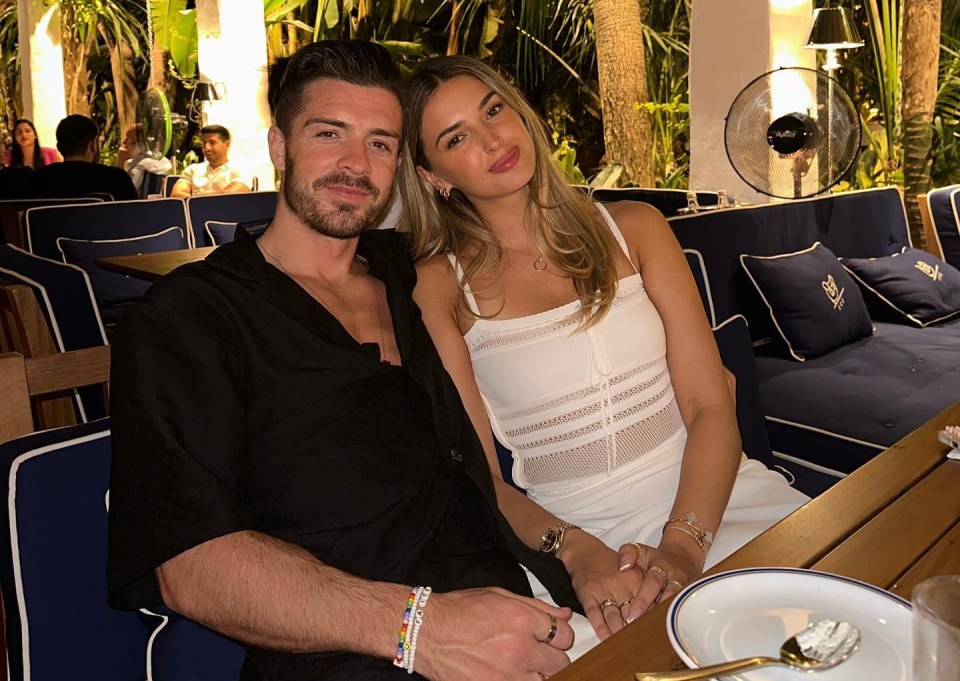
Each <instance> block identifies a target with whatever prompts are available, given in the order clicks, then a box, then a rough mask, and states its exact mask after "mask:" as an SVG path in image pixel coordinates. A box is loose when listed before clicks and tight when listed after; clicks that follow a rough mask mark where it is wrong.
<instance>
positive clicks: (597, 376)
mask: <svg viewBox="0 0 960 681" xmlns="http://www.w3.org/2000/svg"><path fill="white" fill-rule="evenodd" d="M597 207H598V210H600V212H601V214H602V215H603V216H604V218H605V219H606V221H607V223H608V224H609V226H610V229H611V230H612V231H613V234H614V235H615V236H616V238H617V241H618V242H619V243H620V245H621V247H622V248H623V249H624V252H627V248H626V243H625V242H624V239H623V236H622V234H621V233H620V230H619V229H618V228H617V226H616V223H615V222H614V221H613V219H612V218H611V217H610V214H609V213H608V212H607V211H606V209H604V208H603V207H602V206H600V205H598V206H597ZM628 259H629V257H628ZM451 261H452V262H453V265H454V268H455V270H456V272H457V276H458V277H459V278H460V279H461V280H462V278H463V272H462V269H461V268H460V266H459V263H457V261H456V259H455V258H453V257H451ZM465 289H466V294H467V302H468V304H469V305H470V306H471V307H472V308H473V310H474V312H476V311H477V310H476V301H475V299H474V297H473V295H472V293H471V292H470V290H469V287H466V286H465ZM579 307H580V303H579V301H574V302H571V303H568V304H567V305H563V306H561V307H558V308H555V309H552V310H547V311H545V312H540V313H537V314H534V315H529V316H526V317H520V318H516V319H503V320H494V319H478V320H477V321H476V322H475V324H474V325H473V327H472V328H471V329H470V330H469V331H468V332H467V334H466V335H465V337H464V338H465V340H466V343H467V346H468V348H469V350H470V357H471V359H472V361H473V370H474V373H475V374H476V379H477V385H478V386H479V388H480V393H481V395H482V396H483V399H484V402H485V404H486V408H487V413H488V415H489V417H490V423H491V425H492V427H493V429H494V433H495V434H496V436H497V438H498V439H499V440H500V441H501V442H502V443H503V444H504V445H505V446H507V447H508V448H509V449H510V450H511V451H512V452H513V458H514V463H513V478H514V480H515V481H516V483H517V484H518V485H520V486H521V487H523V488H524V489H525V490H526V491H527V494H528V495H529V496H530V497H531V498H533V499H534V500H536V501H537V502H538V503H539V504H541V505H542V506H543V507H544V508H546V509H548V510H549V511H550V512H551V513H553V514H554V515H556V516H557V517H559V518H561V519H563V520H566V521H568V522H571V523H574V524H575V525H579V526H580V527H582V528H583V529H584V530H587V531H588V532H590V533H591V534H593V535H595V536H597V537H599V538H600V539H601V540H603V541H604V543H606V544H607V545H608V546H609V547H610V548H612V549H614V550H617V549H619V548H620V546H621V545H623V544H624V543H627V542H631V541H639V542H642V543H644V544H649V545H652V546H656V545H657V544H658V543H659V541H660V534H661V529H662V527H663V523H664V521H665V520H666V518H667V516H668V515H669V513H670V510H671V508H672V505H673V501H674V497H675V496H676V491H677V486H678V483H679V476H680V462H681V459H682V455H683V448H684V444H685V443H686V438H687V432H686V428H685V427H684V424H683V420H682V419H681V416H680V410H679V408H678V406H677V401H676V397H675V395H674V392H673V385H672V384H671V382H670V373H669V371H668V368H667V359H666V335H665V332H664V328H663V323H662V321H661V319H660V315H659V314H658V313H657V310H656V308H655V307H654V305H653V303H652V302H651V300H650V298H649V297H648V296H647V293H646V290H645V289H644V286H643V280H642V279H641V276H640V274H639V273H634V274H632V275H630V276H627V277H624V278H623V279H621V280H620V281H619V282H618V286H617V294H616V298H615V300H614V302H613V306H612V308H611V309H610V311H609V312H608V314H607V315H606V316H605V317H604V318H603V319H602V320H601V321H600V322H599V323H598V324H595V325H593V326H592V327H590V328H589V329H587V330H586V331H578V330H577V322H576V320H573V319H571V318H570V316H571V314H572V313H574V312H576V311H577V310H578V309H579ZM679 342H682V340H681V341H679ZM806 501H807V497H806V496H804V495H803V494H801V493H800V492H798V491H797V490H794V489H793V488H792V487H790V486H789V485H788V484H787V483H786V481H785V480H784V478H783V477H782V476H781V475H779V474H778V473H774V472H772V471H770V470H769V469H767V468H766V467H765V466H764V465H763V464H761V463H760V462H758V461H754V460H751V459H747V458H746V457H743V459H742V460H741V465H740V469H739V472H738V474H737V479H736V483H735V485H734V488H733V493H732V495H731V498H730V502H729V504H728V506H727V510H726V512H725V513H724V516H723V521H722V523H721V525H720V529H719V530H718V531H717V533H716V537H715V540H714V544H713V548H712V549H711V550H710V553H709V554H708V555H707V564H706V567H708V568H709V567H710V566H712V565H713V564H715V563H717V562H718V561H719V560H721V559H722V558H725V557H726V556H728V555H729V554H730V553H732V552H733V551H735V550H736V549H738V548H739V547H741V546H742V545H743V544H745V543H746V542H748V541H749V540H750V539H752V538H753V537H755V536H757V535H758V534H760V533H761V532H763V531H764V530H766V529H767V528H768V527H770V526H771V525H773V524H774V523H776V522H777V521H779V520H780V519H781V518H783V517H784V516H786V515H788V514H789V513H791V512H792V511H793V510H795V509H796V508H798V507H799V506H801V505H802V504H803V503H805V502H806ZM532 581H533V583H534V589H535V592H537V591H538V590H539V594H538V595H543V593H544V590H543V589H542V587H541V586H540V585H539V584H537V583H536V582H535V580H532ZM579 647H580V646H578V648H579Z"/></svg>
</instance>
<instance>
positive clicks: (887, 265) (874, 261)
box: [842, 248, 960, 326]
mask: <svg viewBox="0 0 960 681" xmlns="http://www.w3.org/2000/svg"><path fill="white" fill-rule="evenodd" d="M842 262H843V266H844V267H846V268H847V271H849V272H850V274H852V275H853V278H854V279H856V280H857V282H858V283H859V284H860V285H861V286H863V287H864V288H865V289H866V290H868V291H869V292H870V293H871V294H872V295H873V297H874V298H875V299H876V300H878V301H880V302H881V303H883V304H884V305H886V306H888V307H889V309H891V310H893V311H894V312H895V313H896V314H897V315H898V317H899V318H900V319H907V320H908V321H910V322H912V323H914V324H916V325H917V326H926V325H927V324H935V323H936V322H941V321H944V320H945V319H948V318H950V317H952V316H954V315H955V314H958V313H960V270H957V268H955V267H953V266H952V265H948V264H947V263H945V262H943V261H942V260H940V259H939V258H937V257H935V256H933V255H931V254H930V253H927V252H926V251H921V250H920V249H917V248H904V249H903V252H902V253H896V254H894V255H891V256H887V257H885V258H849V259H846V260H843V261H842Z"/></svg>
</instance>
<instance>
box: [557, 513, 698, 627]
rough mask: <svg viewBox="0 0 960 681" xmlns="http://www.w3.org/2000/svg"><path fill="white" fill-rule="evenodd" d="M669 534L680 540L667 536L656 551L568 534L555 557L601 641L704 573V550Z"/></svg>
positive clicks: (587, 536) (635, 544) (579, 533)
mask: <svg viewBox="0 0 960 681" xmlns="http://www.w3.org/2000/svg"><path fill="white" fill-rule="evenodd" d="M670 534H677V535H678V537H677V538H674V537H671V536H665V537H664V538H663V539H662V541H661V542H660V545H659V546H657V547H653V546H647V545H645V544H640V543H638V542H632V543H629V544H624V545H623V546H621V547H620V551H619V552H616V551H614V550H613V549H611V548H609V547H607V546H606V545H605V544H604V543H603V542H602V541H600V540H599V539H597V538H596V537H593V536H592V535H590V534H588V533H586V532H583V531H579V532H576V533H575V534H574V533H568V537H566V538H565V541H564V544H563V547H562V549H561V551H560V552H558V554H557V557H558V558H560V559H561V560H562V561H563V562H564V565H565V566H566V568H567V571H568V572H569V574H570V577H571V579H572V581H573V588H574V590H575V591H576V592H577V597H578V598H579V599H580V603H581V604H582V605H583V608H584V613H585V614H586V616H587V619H588V620H589V621H590V624H592V625H593V628H594V630H595V631H596V632H597V636H598V637H599V638H600V640H601V641H602V640H604V639H606V638H608V637H609V636H611V635H612V634H614V633H615V632H617V631H619V630H620V629H622V628H623V627H624V626H626V625H627V624H629V623H630V622H632V621H633V620H635V619H636V618H638V617H640V615H642V614H644V613H645V612H647V611H648V610H649V609H650V608H652V607H653V606H654V605H656V604H657V603H659V602H660V601H663V600H665V599H667V598H669V597H671V596H673V595H674V594H676V593H677V592H678V591H680V590H681V589H682V588H683V587H684V586H686V585H687V584H689V583H690V582H692V581H693V580H694V579H696V578H697V577H699V576H700V574H701V573H702V572H703V561H704V558H705V556H704V554H703V551H702V550H701V549H700V548H699V547H698V546H697V545H696V544H695V543H693V542H691V541H690V540H689V538H685V537H684V536H683V535H682V534H681V533H670ZM678 539H679V540H680V541H678ZM683 539H686V543H688V544H690V546H685V545H684V543H683V541H682V540H683ZM561 554H563V555H561Z"/></svg>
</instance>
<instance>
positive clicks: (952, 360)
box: [670, 188, 960, 494]
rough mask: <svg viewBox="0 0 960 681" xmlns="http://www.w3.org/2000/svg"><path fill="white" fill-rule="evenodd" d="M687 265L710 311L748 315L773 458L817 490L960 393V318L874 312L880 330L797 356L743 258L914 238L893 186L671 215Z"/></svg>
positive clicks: (870, 253) (888, 251)
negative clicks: (891, 317)
mask: <svg viewBox="0 0 960 681" xmlns="http://www.w3.org/2000/svg"><path fill="white" fill-rule="evenodd" d="M670 225H671V227H672V228H673V230H674V233H675V234H676V236H677V238H678V240H679V242H680V244H681V246H682V247H683V248H684V249H685V250H686V251H687V254H688V262H690V263H691V266H692V267H694V268H696V267H697V265H698V262H699V268H700V270H701V271H700V272H698V273H697V275H698V278H699V279H700V280H701V282H702V283H701V293H703V292H704V291H706V292H707V295H706V297H705V300H704V305H705V307H706V308H707V312H708V315H710V317H711V319H712V320H714V319H726V318H728V317H730V316H732V315H736V314H742V315H743V316H744V317H745V318H746V319H747V321H748V323H749V327H750V334H751V337H752V339H753V341H754V344H755V345H756V346H757V347H756V368H757V380H758V382H759V389H760V395H761V399H762V403H763V409H764V411H765V414H766V420H767V430H768V433H769V436H770V442H771V444H772V447H773V456H774V458H775V459H776V460H777V461H778V463H779V465H781V466H783V467H784V468H786V469H788V470H789V471H790V472H791V473H792V474H793V475H794V476H795V477H796V478H797V486H798V487H800V488H801V489H803V490H804V491H806V492H808V493H811V494H816V493H817V492H819V491H821V490H822V489H825V488H826V487H828V486H829V485H830V484H832V483H833V482H835V481H836V480H837V479H839V478H840V477H843V476H844V475H845V474H847V473H849V472H851V471H853V470H854V469H856V468H857V467H859V466H860V465H862V464H863V463H865V462H866V461H868V460H869V459H871V458H872V457H874V456H876V454H878V453H879V452H880V451H882V450H884V449H885V448H887V447H889V446H890V445H892V444H893V443H895V442H896V441H897V440H899V439H900V438H902V437H903V436H905V435H907V434H908V433H909V432H911V431H912V430H914V429H915V428H917V427H919V426H920V425H922V424H923V423H924V422H926V421H927V420H929V419H930V418H932V417H933V416H934V415H936V414H937V413H939V412H940V411H941V410H943V409H944V408H946V407H947V406H949V405H951V404H953V403H955V402H957V401H958V400H960V362H958V361H957V360H958V357H960V320H958V319H957V318H954V319H953V320H952V321H946V322H943V323H940V324H937V325H935V326H928V327H926V328H916V327H912V326H907V325H905V324H899V323H891V322H885V321H878V320H877V319H873V326H874V333H873V334H872V335H870V336H868V337H866V338H862V339H860V340H858V341H855V342H852V343H849V344H846V345H843V346H841V347H838V348H836V349H834V350H832V351H830V352H828V353H827V354H825V355H823V356H820V357H816V358H813V359H807V360H806V361H804V362H797V361H794V360H793V359H790V358H789V355H787V354H786V353H785V352H784V351H783V350H782V348H781V347H779V346H778V345H777V343H771V342H764V341H765V340H767V339H769V338H770V337H774V336H776V335H777V334H776V333H775V331H774V330H773V328H772V323H771V320H770V315H769V312H768V309H767V308H766V306H765V305H764V304H763V301H762V300H761V298H760V296H759V295H758V294H757V292H756V289H755V287H754V286H753V284H752V283H751V282H750V280H749V278H748V277H747V275H746V273H745V272H744V271H743V269H742V267H741V264H740V260H739V256H740V255H741V254H750V255H761V256H769V255H777V254H783V253H792V252H796V251H799V250H802V249H805V248H809V247H810V246H811V245H812V244H813V243H814V242H816V241H820V242H822V243H823V244H824V245H825V246H826V247H827V248H829V249H830V250H831V251H832V252H833V253H835V254H836V255H837V256H838V257H841V258H854V257H855V258H871V257H878V256H887V255H892V254H894V253H897V252H899V251H900V249H901V248H903V247H905V246H909V245H910V237H909V231H908V229H907V222H906V215H905V212H904V209H903V203H902V200H901V198H900V194H899V192H898V191H897V190H896V189H895V188H886V189H878V190H870V191H864V192H852V193H846V194H837V195H831V196H826V197H821V198H816V199H809V200H800V201H792V202H789V203H778V204H768V205H763V206H755V207H751V208H736V209H728V210H723V211H711V212H707V213H699V214H696V215H690V216H680V217H674V218H671V219H670Z"/></svg>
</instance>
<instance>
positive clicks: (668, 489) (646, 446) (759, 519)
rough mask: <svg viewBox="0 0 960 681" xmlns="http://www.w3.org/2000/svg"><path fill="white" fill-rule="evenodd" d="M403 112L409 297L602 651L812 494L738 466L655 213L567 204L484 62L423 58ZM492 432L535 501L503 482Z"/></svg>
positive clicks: (561, 185)
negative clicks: (414, 271) (413, 279)
mask: <svg viewBox="0 0 960 681" xmlns="http://www.w3.org/2000/svg"><path fill="white" fill-rule="evenodd" d="M404 110H405V114H406V118H405V122H404V126H405V129H404V133H405V142H404V156H403V158H402V167H401V173H400V182H401V187H400V189H401V192H400V193H401V195H402V196H403V197H404V205H405V216H404V222H405V228H406V229H407V230H408V231H409V232H410V233H411V236H412V238H413V242H414V248H415V254H416V256H417V258H418V276H419V280H418V284H417V289H416V291H415V294H414V297H415V299H416V301H417V303H418V305H419V306H420V307H421V309H422V311H423V318H424V321H425V323H426V325H427V328H428V329H429V331H430V334H431V336H432V337H433V339H434V343H435V344H436V346H437V349H438V351H439V352H440V355H441V357H442V359H443V362H444V365H445V366H446V368H447V371H448V372H449V373H450V375H451V376H452V377H453V379H454V381H455V382H456V383H457V387H458V388H459V390H460V394H461V397H462V400H463V403H464V406H465V407H466V409H467V412H468V413H469V415H470V417H471V420H472V421H473V424H474V427H475V428H476V430H477V433H478V435H479V437H480V439H481V441H482V442H483V444H484V447H485V450H486V452H487V456H488V460H489V463H490V466H491V468H492V470H493V474H494V479H495V481H496V483H497V493H498V502H499V504H500V507H501V509H502V510H503V512H504V514H505V516H506V517H507V518H508V520H509V521H510V523H511V525H512V526H513V527H514V530H515V531H516V532H517V534H518V536H519V537H520V538H521V539H522V540H524V541H525V542H526V543H527V544H529V545H530V546H535V547H540V548H541V550H544V551H548V552H552V553H555V555H556V557H557V558H559V559H560V560H561V561H562V562H563V563H564V566H565V567H566V568H567V571H568V572H569V574H570V576H571V578H572V580H573V584H574V588H575V589H576V591H577V595H578V597H579V598H580V601H581V603H582V605H583V607H584V610H585V612H586V615H587V618H588V619H589V621H590V624H592V625H593V628H594V629H595V630H596V632H597V634H598V635H599V636H600V637H601V638H605V637H606V636H608V635H609V634H610V633H611V632H612V631H616V630H617V629H619V628H621V627H623V626H624V623H625V622H629V621H631V620H632V619H634V618H636V617H637V616H639V615H641V614H642V613H643V612H645V611H646V610H647V609H648V608H650V607H651V606H652V605H653V604H654V603H656V602H659V601H660V600H662V599H664V598H666V597H669V596H671V595H673V594H675V593H676V592H677V591H679V590H680V589H681V588H682V587H684V586H685V585H687V584H689V583H690V582H691V581H693V580H694V579H696V578H698V577H699V576H700V575H701V574H702V572H703V570H704V568H705V566H707V567H709V566H710V565H712V564H715V563H716V562H717V561H719V560H720V559H722V558H724V557H725V556H727V555H729V554H730V553H732V552H733V551H734V550H736V549H737V548H739V547H740V546H742V545H743V544H745V543H746V542H747V541H749V540H750V539H751V538H753V537H755V536H756V535H758V534H760V533H761V532H763V531H764V530H765V529H767V528H768V527H770V526H771V525H773V524H774V523H776V522H777V521H778V520H780V519H781V518H783V517H784V516H786V515H787V514H789V513H790V512H792V511H793V510H794V509H796V508H797V507H798V506H800V505H802V504H803V503H804V502H805V501H807V498H806V497H805V496H804V495H802V494H801V493H799V492H797V491H796V490H794V489H792V488H791V487H789V486H788V485H787V484H786V481H785V480H784V479H783V477H781V476H780V475H778V474H776V473H773V472H771V471H769V470H768V469H767V468H766V467H765V466H763V465H762V464H761V463H759V462H757V461H752V460H748V459H746V458H745V457H744V456H743V454H742V453H741V449H740V437H739V432H738V428H737V421H736V414H735V410H734V405H733V400H732V397H731V393H730V390H729V388H728V386H727V383H726V380H725V377H724V370H723V367H722V365H721V362H720V357H719V353H718V351H717V347H716V344H715V342H714V340H713V336H712V334H711V331H710V327H709V325H708V323H707V320H706V316H705V314H704V310H703V306H702V304H701V302H700V298H699V295H698V293H697V289H696V286H695V284H694V282H693V279H692V276H691V274H690V271H689V269H688V267H687V264H686V261H685V259H684V257H683V253H682V251H681V250H680V248H679V245H678V244H677V242H676V240H675V239H674V237H673V234H672V232H671V230H670V227H669V226H668V225H667V223H666V221H665V220H664V219H663V216H661V215H660V214H659V213H658V212H657V211H656V210H654V209H653V208H652V207H651V206H649V205H646V204H642V203H637V202H630V201H623V202H619V203H615V204H610V205H609V206H607V207H603V206H601V205H599V204H593V203H592V202H591V201H590V200H589V199H588V198H587V197H585V196H582V195H580V194H578V193H577V192H576V191H575V190H573V189H572V188H571V187H570V186H569V185H568V184H567V183H566V182H565V181H564V179H563V178H562V176H561V175H560V173H559V171H558V170H557V168H556V166H555V164H554V162H553V159H552V156H551V153H550V148H549V145H548V143H547V140H546V136H545V135H544V132H543V128H542V127H541V124H540V122H539V121H538V120H537V117H536V114H535V113H534V112H533V111H532V109H531V108H530V106H529V105H528V104H527V103H526V102H525V101H524V100H523V98H522V96H521V95H520V94H519V93H518V92H517V91H516V90H515V89H514V88H513V87H511V86H510V85H509V84H508V83H507V82H506V81H505V80H504V79H503V78H502V77H500V76H499V75H498V74H497V73H496V72H495V71H493V70H492V69H490V68H489V67H487V66H486V65H484V64H483V63H481V62H479V61H477V60H474V59H470V58H466V57H442V58H439V59H434V60H430V61H428V62H425V63H424V64H423V65H421V66H420V67H419V68H418V69H417V70H416V71H415V72H414V73H413V74H412V75H411V76H410V77H409V79H408V80H407V82H406V84H405V97H404ZM491 430H492V431H494V432H496V435H497V437H498V438H499V439H500V440H501V441H502V442H503V443H504V444H506V445H507V446H508V447H509V448H510V449H511V450H512V451H513V456H514V464H513V478H514V480H515V481H516V482H517V483H518V484H519V485H520V486H521V487H523V488H524V489H525V490H526V492H527V496H524V495H522V494H521V493H519V492H517V491H516V490H515V489H513V488H511V487H510V486H508V485H507V484H506V483H505V482H504V481H503V480H502V479H501V475H500V469H499V465H498V461H497V457H496V453H495V449H494V443H493V436H492V434H491ZM532 502H536V503H532ZM721 521H722V522H721ZM581 528H582V531H581ZM714 535H715V536H714ZM711 546H712V548H711ZM532 585H533V587H534V591H535V595H537V596H540V597H543V596H545V591H543V590H541V589H540V587H539V585H538V584H536V583H535V582H532Z"/></svg>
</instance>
